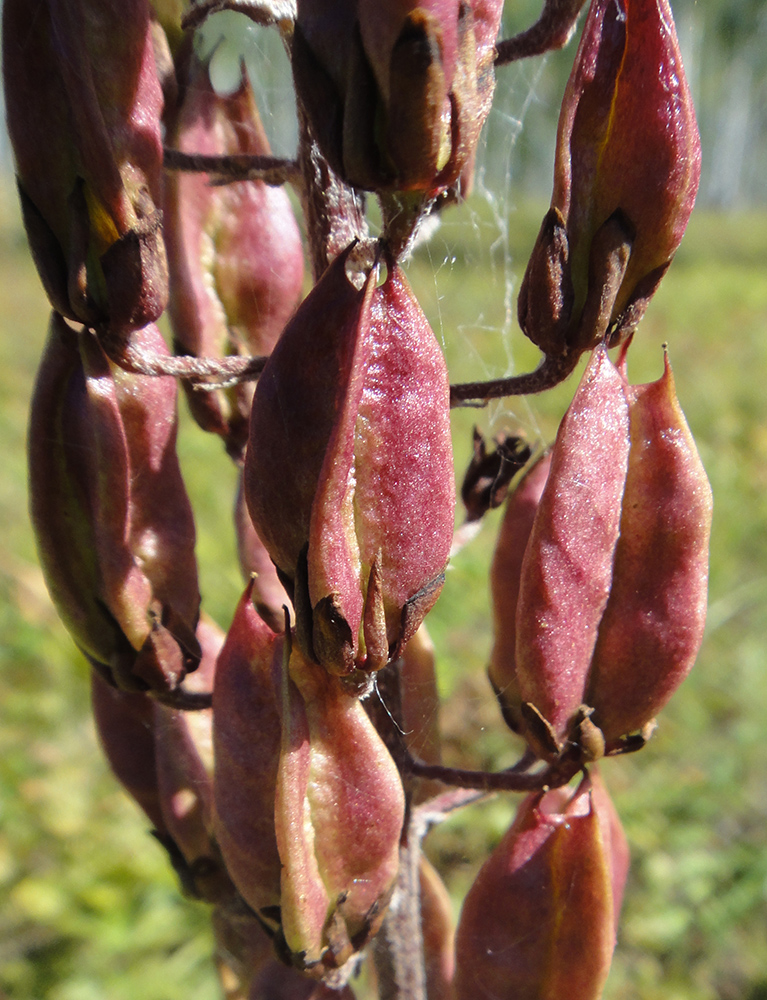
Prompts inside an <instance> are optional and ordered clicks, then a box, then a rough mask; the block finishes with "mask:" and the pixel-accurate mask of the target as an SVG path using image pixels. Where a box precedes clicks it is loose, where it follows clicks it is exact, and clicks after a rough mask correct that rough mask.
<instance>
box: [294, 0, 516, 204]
mask: <svg viewBox="0 0 767 1000" xmlns="http://www.w3.org/2000/svg"><path fill="white" fill-rule="evenodd" d="M501 9H502V4H501V3H498V2H487V3H486V2H483V3H474V4H468V3H458V0H422V2H419V3H404V4H381V3H377V2H373V3H371V2H369V0H346V2H344V3H343V4H339V3H335V4H331V5H328V4H327V3H322V2H317V0H300V2H299V3H298V15H297V21H296V30H295V36H294V39H293V46H292V60H293V73H294V78H295V84H296V92H297V94H298V96H299V99H300V101H301V102H302V104H303V106H304V107H305V109H306V111H307V114H308V116H309V119H310V121H311V123H312V129H313V132H314V134H315V136H316V137H317V140H318V142H319V144H320V146H321V148H322V151H323V153H324V155H325V157H326V158H327V159H328V161H329V162H330V164H331V166H332V167H333V168H334V170H336V172H337V173H339V174H340V175H341V177H343V178H344V179H345V180H346V181H347V183H349V184H351V185H353V186H355V187H360V188H365V189H369V190H376V191H416V192H424V193H426V194H427V195H429V196H434V195H437V194H440V193H442V192H444V191H445V190H446V189H448V188H450V187H451V186H455V185H457V183H458V181H459V178H460V177H461V174H462V172H463V173H464V177H465V179H466V180H467V181H468V179H469V178H470V174H471V165H472V162H473V157H474V151H475V148H476V144H477V140H478V138H479V132H480V129H481V127H482V124H483V122H484V120H485V117H486V116H487V113H488V111H489V109H490V102H491V100H492V94H493V88H494V82H495V81H494V76H493V57H494V47H493V43H494V41H495V37H496V34H497V32H498V25H499V22H500V17H501Z"/></svg>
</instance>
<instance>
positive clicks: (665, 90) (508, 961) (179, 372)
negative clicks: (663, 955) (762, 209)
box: [3, 0, 711, 1000]
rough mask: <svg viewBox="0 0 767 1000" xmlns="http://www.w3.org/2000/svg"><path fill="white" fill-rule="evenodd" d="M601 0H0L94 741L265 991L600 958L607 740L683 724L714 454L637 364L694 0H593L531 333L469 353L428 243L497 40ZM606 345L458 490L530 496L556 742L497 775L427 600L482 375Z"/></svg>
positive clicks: (542, 715) (673, 168)
mask: <svg viewBox="0 0 767 1000" xmlns="http://www.w3.org/2000/svg"><path fill="white" fill-rule="evenodd" d="M581 6H582V0H545V3H544V5H543V10H542V12H541V16H540V19H539V20H538V21H537V22H536V23H535V24H534V25H533V26H532V27H531V28H530V29H528V30H527V31H525V32H523V33H522V34H520V35H518V36H516V37H515V38H510V39H505V40H498V38H497V35H498V32H499V25H500V23H501V15H502V12H503V3H502V0H420V2H410V0H399V2H396V3H395V2H390V0H297V2H294V0H201V2H198V3H191V4H188V5H186V6H185V5H184V4H183V3H180V4H177V5H166V4H163V3H160V2H159V0H158V2H157V3H156V4H154V3H150V0H119V2H118V0H23V2H22V0H4V4H3V70H4V79H5V93H6V103H7V118H8V129H9V133H10V136H11V141H12V144H13V149H14V155H15V165H16V176H17V183H18V190H19V197H20V199H21V207H22V213H23V219H24V224H25V226H26V231H27V235H28V237H29V243H30V247H31V250H32V254H33V257H34V261H35V264H36V266H37V269H38V271H39V274H40V279H41V281H42V284H43V287H44V289H45V291H46V293H47V295H48V298H49V300H50V304H51V309H52V313H51V320H50V328H49V333H48V341H47V346H46V348H45V353H44V356H43V359H42V362H41V364H40V369H39V372H38V376H37V384H36V386H35V389H34V392H33V398H32V411H31V418H30V424H29V484H30V509H31V516H32V521H33V525H34V529H35V533H36V537H37V543H38V548H39V555H40V562H41V564H42V568H43V572H44V575H45V579H46V582H47V585H48V589H49V591H50V594H51V598H52V600H53V602H54V604H55V606H56V608H57V610H58V612H59V614H60V616H61V618H62V621H63V622H64V624H65V626H66V628H67V629H68V631H69V633H70V634H71V636H72V639H73V640H74V642H75V643H76V644H77V646H78V647H79V648H80V650H81V651H82V653H83V655H84V657H85V660H86V661H87V663H88V664H89V665H90V669H91V671H92V682H93V710H94V714H95V720H96V726H97V730H98V733H99V736H100V739H101V743H102V745H103V749H104V752H105V753H106V756H107V758H108V760H109V763H110V765H111V767H112V769H113V771H114V773H115V775H116V776H117V778H118V779H119V780H120V781H121V782H122V784H123V785H124V786H125V788H126V789H127V791H128V792H129V793H130V794H131V795H132V796H133V797H134V798H135V800H136V802H137V803H138V804H139V806H140V807H141V808H142V809H143V811H144V813H145V814H146V817H147V819H148V821H149V823H150V824H151V828H152V830H153V832H154V834H155V836H156V837H157V838H158V839H159V841H160V842H161V843H162V844H163V845H164V846H165V848H166V849H167V851H168V854H169V857H170V860H171V862H172V864H173V866H174V868H175V870H176V871H177V873H178V875H179V878H180V881H181V884H182V887H183V889H184V891H185V892H187V893H188V894H191V895H193V896H195V897H197V898H198V899H200V900H203V901H204V902H206V903H207V904H208V905H209V907H210V913H211V920H212V924H213V929H214V934H215V939H216V942H217V952H216V956H215V960H216V963H217V967H218V969H219V971H220V973H221V978H222V984H225V990H226V996H227V997H229V998H234V1000H269V998H273V997H277V996H279V997H282V998H290V1000H293V998H295V1000H299V998H309V997H312V998H321V997H325V998H331V997H333V996H338V997H340V998H346V1000H349V998H353V997H354V996H355V995H358V996H359V997H360V998H361V997H362V996H363V993H362V992H361V990H362V987H361V986H360V983H361V982H363V981H364V982H365V983H366V984H367V985H366V986H365V991H366V992H365V993H364V995H365V996H366V997H371V998H372V997H373V996H379V997H380V998H382V1000H383V998H386V1000H427V998H428V1000H443V998H444V1000H474V998H479V1000H482V998H487V1000H490V998H492V1000H563V998H567V1000H597V998H599V997H600V996H601V993H602V989H603V986H604V983H605V980H606V978H607V975H608V972H609V968H610V962H611V958H612V953H613V948H614V946H615V940H616V929H617V926H618V917H619V912H620V903H621V897H622V893H623V887H624V883H625V880H626V874H627V871H628V863H629V861H628V847H627V844H626V839H625V836H624V834H623V831H622V829H621V824H620V820H619V818H618V815H617V813H616V811H615V809H614V807H613V805H612V803H611V801H610V797H609V795H608V792H607V790H606V787H605V785H604V784H603V782H602V778H601V775H600V772H599V768H600V767H601V766H602V765H601V764H597V762H598V761H600V759H602V758H606V757H615V756H619V755H621V754H623V753H627V752H630V751H636V750H639V749H641V748H642V746H644V744H645V742H646V741H647V740H648V739H649V738H650V736H651V734H652V731H653V729H654V727H655V716H656V715H657V713H658V712H659V711H660V709H661V708H662V707H663V706H664V705H665V703H666V702H667V701H668V699H669V698H670V697H671V695H672V694H673V692H674V690H675V689H676V687H677V686H678V685H679V684H680V683H681V681H682V680H683V679H684V677H685V676H686V674H687V673H688V671H689V670H690V668H691V667H692V665H693V663H694V661H695V658H696V655H697V652H698V648H699V646H700V643H701V639H702V633H703V626H704V619H705V609H706V589H707V573H708V541H709V531H710V524H711V493H710V489H709V486H708V482H707V479H706V475H705V473H704V471H703V468H702V466H701V463H700V459H699V458H698V454H697V451H696V448H695V444H694V442H693V439H692V437H691V435H690V432H689V429H688V427H687V424H686V423H685V419H684V416H683V414H682V411H681V409H680V407H679V403H678V401H677V398H676V394H675V391H674V378H673V375H672V371H671V366H670V363H669V361H668V358H665V363H664V372H663V375H662V376H661V377H660V379H658V380H657V381H656V382H652V383H650V384H647V385H632V384H631V383H630V382H629V379H628V374H627V370H628V355H629V353H630V343H631V340H632V338H633V337H634V336H635V335H637V334H638V327H639V324H640V321H641V319H642V316H643V314H644V312H645V310H646V309H647V308H648V306H649V303H650V300H651V298H652V296H653V293H654V292H655V290H656V288H657V287H658V284H659V282H660V281H661V279H662V277H663V275H664V274H665V272H666V270H667V268H668V266H669V264H670V262H671V260H672V258H673V256H674V253H675V252H676V250H677V247H678V246H679V243H680V240H681V239H682V235H683V233H684V230H685V227H686V225H687V221H688V218H689V216H690V212H691V210H692V207H693V202H694V200H695V195H696V191H697V186H698V178H699V173H700V145H699V137H698V131H697V127H696V123H695V115H694V111H693V108H692V103H691V100H690V93H689V90H688V87H687V83H686V81H685V76H684V71H683V68H682V64H681V58H680V53H679V46H678V42H677V38H676V33H675V29H674V22H673V17H672V13H671V10H670V8H669V5H668V2H667V0H590V5H589V8H588V11H587V12H586V13H585V16H584V18H583V26H582V32H581V37H580V43H579V45H578V48H577V51H576V53H575V58H574V63H573V68H572V73H571V75H570V79H569V82H568V84H567V87H566V90H565V94H564V99H563V102H562V108H561V113H560V119H559V127H558V132H557V137H556V152H555V159H554V190H553V194H552V199H551V207H550V208H549V210H548V212H547V213H546V215H545V217H544V219H543V222H542V225H541V228H540V232H539V234H538V238H537V240H536V242H535V245H534V247H533V248H532V252H531V256H530V259H529V263H528V265H527V269H526V271H525V275H524V280H523V281H522V284H521V287H520V289H519V297H518V317H519V323H520V327H521V329H522V331H523V332H524V334H525V335H526V336H527V337H528V338H529V339H530V340H531V341H532V342H533V343H534V344H536V345H537V346H538V347H539V348H540V350H541V352H542V359H541V362H540V365H539V367H538V368H537V369H536V370H535V371H532V372H530V373H527V374H523V375H517V376H514V377H510V378H505V379H498V380H495V381H491V382H483V383H453V384H452V385H451V381H450V377H449V374H448V370H447V366H446V363H445V360H444V357H443V354H442V350H441V348H440V346H439V344H438V342H437V340H436V339H435V337H434V334H433V332H432V330H431V328H430V326H429V323H428V321H427V319H426V316H425V315H424V313H423V311H422V309H421V307H420V306H419V304H418V302H417V300H416V297H415V295H414V293H413V291H412V290H411V288H410V286H409V284H408V282H407V279H406V277H405V274H404V272H403V269H402V263H403V261H404V259H405V258H406V257H407V255H408V254H409V253H410V251H411V249H412V247H413V246H414V245H415V243H416V242H417V241H418V240H419V239H422V238H424V233H425V232H427V231H428V230H429V229H430V228H431V226H429V225H427V226H423V225H422V223H424V221H425V220H427V219H431V218H433V217H435V216H436V215H437V214H438V213H442V212H449V211H450V206H451V204H452V203H454V202H456V201H459V200H461V199H465V198H466V197H468V195H469V193H470V191H471V187H472V179H473V173H474V162H475V156H476V150H477V142H478V138H479V134H480V131H481V129H482V126H483V123H484V121H485V119H486V117H487V114H488V112H489V110H490V107H491V103H492V99H493V94H494V91H495V89H496V88H497V87H503V85H504V84H503V69H502V67H503V65H504V64H505V63H508V62H510V61H512V60H515V59H521V58H525V57H528V56H532V55H537V54H540V53H542V52H545V51H547V50H548V49H552V48H560V47H562V46H563V45H564V44H565V43H566V42H567V41H568V40H569V38H570V37H571V35H572V34H573V32H574V30H575V27H576V22H577V20H578V17H579V14H580V9H581ZM182 8H184V9H183V10H182ZM221 11H237V12H239V16H240V17H241V18H242V24H243V25H244V26H245V27H246V28H247V30H250V27H249V25H248V22H247V20H245V18H250V19H251V20H252V21H254V22H255V23H256V24H258V25H259V26H260V27H261V29H263V30H269V31H275V32H279V33H280V35H281V36H282V39H283V42H284V44H285V47H286V49H287V52H288V55H289V57H290V61H291V66H292V73H293V80H294V84H295V100H296V106H297V111H298V123H299V134H298V144H297V149H296V151H295V156H294V157H293V158H278V157H274V156H272V154H271V152H270V148H269V145H268V142H267V140H266V136H265V132H264V129H263V127H262V124H261V121H260V118H259V113H258V109H257V107H256V100H255V96H254V93H253V90H252V88H251V83H250V81H249V79H248V76H247V74H246V73H245V70H244V66H243V68H241V70H240V77H239V80H238V81H234V85H233V86H232V87H231V88H230V89H229V91H228V92H226V93H223V92H222V90H221V88H219V89H218V90H217V89H216V87H215V86H214V83H215V80H214V79H213V76H214V75H215V74H212V73H211V70H210V56H209V55H205V51H206V50H205V48H204V46H200V45H197V44H195V33H196V32H197V31H199V30H200V29H201V26H202V25H204V23H205V22H206V20H207V19H208V18H209V17H213V16H215V15H216V14H218V13H220V12H221ZM285 186H290V187H292V188H293V192H294V197H293V198H292V199H291V198H289V197H288V196H287V193H286V190H285ZM371 198H374V199H377V201H378V202H379V205H380V219H381V226H380V234H379V235H378V236H376V237H373V236H371V235H370V230H369V229H368V224H367V221H366V215H365V203H366V199H371ZM294 205H298V206H300V213H301V215H302V218H301V219H300V220H298V219H297V218H296V216H295V214H294V207H293V206H294ZM305 270H306V271H307V273H308V274H310V275H311V284H310V287H308V290H307V285H308V280H307V279H306V278H305ZM166 309H167V315H168V320H169V328H170V330H171V332H172V343H170V344H166V341H165V339H164V338H163V336H162V334H161V333H160V331H159V329H158V327H157V326H156V325H155V324H156V322H157V321H158V320H159V319H160V317H161V315H162V314H163V312H164V311H165V310H166ZM638 335H640V336H641V333H640V334H638ZM612 348H618V349H619V350H618V356H617V357H612V358H611V356H610V353H609V351H610V349H612ZM584 355H586V359H585V360H586V361H587V363H586V366H585V370H584V371H583V374H582V377H581V379H580V384H579V385H578V387H577V388H576V389H575V392H574V395H573V398H572V402H571V404H570V406H569V408H568V409H567V412H566V413H565V414H564V416H563V418H562V421H561V424H560V427H559V432H558V434H557V436H556V440H555V441H554V442H553V443H551V444H550V445H549V446H539V445H538V444H537V443H532V445H531V444H528V443H527V442H525V441H523V440H520V439H519V438H513V437H510V436H508V435H506V436H504V435H501V436H499V437H498V438H497V441H496V444H497V448H496V450H492V449H488V448H487V447H486V445H485V442H484V441H483V440H482V438H481V436H479V435H478V436H477V437H476V439H475V447H474V458H473V460H472V464H471V467H470V469H469V471H468V473H467V475H466V479H465V482H464V488H463V491H462V498H463V501H464V503H465V505H466V511H467V514H466V516H467V520H468V521H470V522H476V521H479V520H480V519H481V518H482V516H483V514H484V513H485V512H486V511H487V510H488V509H489V508H490V507H492V506H499V505H501V504H505V510H504V513H503V518H502V521H501V527H500V533H499V536H498V541H497V546H496V551H495V556H494V559H493V563H492V566H491V567H490V568H489V580H490V594H491V602H492V621H493V633H494V634H493V643H492V652H491V656H490V662H489V667H488V668H487V673H488V678H489V686H488V694H490V691H491V689H492V691H493V692H494V693H495V696H496V697H497V699H498V703H499V706H500V710H501V715H502V718H503V720H504V721H505V723H506V724H507V726H508V727H509V729H511V730H513V732H515V733H516V734H518V735H519V736H521V737H522V739H523V740H524V742H525V746H526V749H525V752H524V754H523V757H522V759H521V760H520V762H519V764H518V765H517V766H516V767H514V768H511V769H510V770H508V771H505V772H502V773H500V774H496V773H491V772H486V771H464V770H461V769H459V768H454V767H446V766H443V765H442V763H441V747H440V736H439V725H438V714H439V696H438V688H437V677H438V674H437V671H438V661H439V651H438V650H435V648H434V646H433V644H432V643H431V640H430V638H429V636H428V633H427V631H426V620H427V618H428V615H429V612H430V610H431V608H432V607H433V605H434V604H435V602H436V601H437V600H438V598H439V595H440V591H441V590H442V588H443V585H444V583H445V573H446V569H447V567H448V562H449V557H450V552H451V547H453V546H454V545H455V544H457V543H456V541H455V539H454V524H455V486H454V481H455V473H454V467H453V456H452V447H451V435H450V412H451V407H454V406H456V405H460V404H462V403H466V402H474V403H481V402H482V401H484V400H488V399H491V398H495V397H502V396H508V395H522V394H527V393H533V392H541V391H543V390H545V389H548V388H550V387H553V386H555V385H557V384H558V383H560V382H562V381H563V380H564V379H566V378H567V377H568V376H569V375H570V374H571V373H572V372H573V371H574V369H575V367H576V365H577V363H578V360H579V359H580V358H581V357H582V356H584ZM179 382H181V384H182V385H183V387H184V389H185V394H186V397H187V399H188V402H189V405H190V409H191V412H192V415H193V417H194V419H195V421H196V422H197V423H198V424H199V426H200V428H201V429H202V430H204V431H208V432H212V433H214V434H216V435H218V436H220V438H221V439H222V442H223V445H224V447H225V449H226V451H227V453H228V454H229V455H230V456H231V459H232V461H233V462H234V463H236V465H237V468H238V471H239V490H238V495H237V497H236V498H235V499H234V511H235V522H236V528H237V539H238V547H239V552H238V555H239V562H240V567H241V569H242V572H243V576H244V592H243V595H242V598H241V599H240V602H239V604H238V606H237V608H236V609H234V610H233V617H232V622H231V625H230V627H229V630H228V633H226V634H225V633H224V631H223V630H222V629H220V628H219V626H218V625H217V624H215V623H214V622H213V621H211V620H210V618H209V617H208V616H207V615H206V614H205V612H204V610H203V608H201V598H200V593H199V589H198V584H197V569H196V560H195V553H194V545H195V523H194V512H193V510H192V506H191V504H190V501H189V499H188V497H187V493H186V490H185V487H184V482H183V478H182V473H181V469H180V466H179V463H178V460H177V457H176V450H175V445H176V418H177V409H176V408H177V401H178V384H179ZM466 537H467V536H466V535H465V534H464V536H462V539H463V540H464V541H465V538H466ZM466 666H467V669H469V668H470V667H472V665H471V664H467V665H466ZM473 666H474V667H476V668H478V669H480V670H482V669H484V665H482V664H478V665H477V664H475V665H473ZM374 690H375V691H376V693H377V697H370V694H371V691H374ZM382 706H383V707H382ZM384 708H385V710H384ZM510 738H511V737H510ZM611 766H612V765H611ZM615 766H618V765H615ZM490 792H497V793H500V794H507V795H508V794H512V793H515V792H516V793H522V794H523V795H524V798H523V799H522V801H521V804H520V806H519V809H518V812H517V815H516V818H515V819H514V822H513V823H512V825H511V827H510V829H509V830H508V832H507V833H506V834H505V835H504V836H503V837H502V838H501V840H500V842H499V843H498V844H497V845H496V846H495V847H494V849H493V850H492V853H491V854H490V856H489V857H488V858H487V859H486V860H485V862H484V865H483V866H482V868H481V869H480V871H479V873H478V875H477V877H476V880H475V882H474V884H473V885H472V886H471V888H470V889H469V891H468V894H467V895H466V898H465V900H464V902H463V908H462V911H461V914H460V919H459V921H458V926H457V928H456V927H455V926H454V925H453V919H452V915H451V905H450V900H449V898H448V896H447V893H446V890H445V887H444V885H443V883H442V881H441V879H440V876H439V874H438V873H437V871H436V870H435V869H434V868H432V866H431V865H430V864H429V863H428V862H427V861H426V860H425V858H424V857H423V855H422V853H421V844H422V840H423V837H424V835H425V833H426V831H427V830H428V828H429V826H430V825H431V824H433V823H434V822H436V821H437V820H438V819H439V818H440V817H442V816H444V815H447V813H449V812H451V811H453V810H455V809H458V808H460V807H461V806H462V805H465V804H467V803H468V802H470V801H476V800H477V799H478V798H481V797H482V796H483V795H487V794H489V793H490ZM365 963H367V966H368V973H367V975H366V976H365V977H364V978H363V979H360V978H359V973H360V970H361V969H362V967H363V965H365ZM222 988H224V985H222Z"/></svg>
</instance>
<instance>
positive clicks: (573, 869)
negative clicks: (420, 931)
mask: <svg viewBox="0 0 767 1000" xmlns="http://www.w3.org/2000/svg"><path fill="white" fill-rule="evenodd" d="M598 809H599V806H598V805H597V800H596V797H595V796H593V795H592V792H591V788H590V781H589V779H588V778H585V779H584V780H583V782H582V783H581V785H580V786H579V788H578V790H577V791H576V792H575V794H573V795H572V797H570V796H569V793H568V792H567V790H566V789H556V790H555V791H551V792H547V793H546V794H545V795H542V794H540V793H538V794H535V795H531V796H529V797H528V798H527V799H525V801H524V802H523V803H522V805H521V806H520V808H519V811H518V813H517V817H516V819H515V821H514V823H513V825H512V827H511V829H510V830H509V831H508V833H507V834H506V835H505V837H504V838H503V839H502V840H501V842H500V844H499V845H498V847H497V848H496V849H495V850H494V851H493V853H492V854H491V855H490V857H489V858H488V860H487V861H486V862H485V864H484V865H483V866H482V868H481V870H480V872H479V875H478V876H477V879H476V881H475V882H474V884H473V885H472V887H471V889H470V890H469V892H468V894H467V896H466V899H465V900H464V904H463V908H462V911H461V917H460V920H459V924H458V931H457V935H456V957H457V969H456V978H455V987H456V997H457V1000H555V998H561V997H568V1000H598V998H599V997H600V996H601V993H602V987H603V985H604V982H605V979H606V977H607V973H608V971H609V968H610V961H611V958H612V952H613V947H614V944H615V925H614V913H613V897H612V887H611V886H612V877H611V871H610V865H611V855H610V849H609V846H608V845H607V844H606V843H605V840H604V837H603V825H602V823H601V822H600V817H599V814H598Z"/></svg>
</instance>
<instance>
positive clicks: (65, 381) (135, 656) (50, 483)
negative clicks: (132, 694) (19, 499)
mask: <svg viewBox="0 0 767 1000" xmlns="http://www.w3.org/2000/svg"><path fill="white" fill-rule="evenodd" d="M134 342H135V344H136V346H137V347H138V348H139V349H140V350H144V351H147V352H150V353H152V352H154V353H158V354H167V348H166V347H165V344H164V341H163V339H162V337H161V336H160V333H159V331H158V330H157V329H156V327H153V326H148V327H146V328H145V329H143V330H141V331H138V332H137V333H136V334H135V335H134ZM176 395H177V390H176V383H175V380H174V379H172V378H165V377H163V378H155V377H149V376H135V375H129V374H127V373H125V372H123V371H121V370H120V369H119V368H116V367H115V366H114V365H112V364H111V363H110V362H109V361H108V360H107V358H106V356H105V354H104V352H103V351H102V349H101V347H100V346H99V344H98V342H97V340H96V339H95V337H94V336H93V334H92V333H91V332H90V331H87V330H83V331H80V332H77V331H75V330H74V329H72V328H71V327H70V326H69V325H68V324H67V323H66V321H65V320H63V319H62V318H61V317H60V316H58V315H56V314H55V313H54V314H53V317H52V320H51V327H50V333H49V339H48V344H47V346H46V350H45V354H44V356H43V360H42V363H41V366H40V371H39V373H38V378H37V384H36V387H35V394H34V397H33V401H32V412H31V417H30V427H29V482H30V512H31V517H32V524H33V527H34V529H35V534H36V538H37V544H38V551H39V555H40V562H41V565H42V568H43V573H44V575H45V579H46V583H47V585H48V589H49V591H50V593H51V597H52V599H53V603H54V604H55V606H56V609H57V611H58V612H59V614H60V616H61V618H62V620H63V622H64V624H65V626H66V627H67V629H68V631H69V632H70V634H71V635H72V637H73V639H74V640H75V642H76V643H77V644H78V646H79V647H80V648H81V649H82V650H83V652H84V653H85V654H86V655H87V656H88V657H89V659H90V660H91V661H92V662H93V663H94V664H96V665H99V667H100V669H101V670H102V671H105V672H106V673H107V674H108V675H109V676H110V677H111V678H112V680H113V681H114V682H115V683H117V684H118V685H119V686H122V687H124V688H126V689H133V690H137V689H138V690H143V689H146V688H150V689H152V690H156V691H172V690H174V689H175V688H176V687H177V685H178V684H179V683H180V681H181V680H183V677H184V675H185V673H186V672H187V671H188V670H190V669H194V666H195V665H196V663H197V662H198V661H199V657H200V650H199V645H198V643H197V640H196V638H195V634H194V632H195V628H196V626H197V617H198V612H199V602H200V595H199V590H198V588H197V568H196V562H195V558H194V539H195V529H194V520H193V515H192V510H191V507H190V504H189V500H188V498H187V495H186V490H185V488H184V483H183V480H182V478H181V470H180V467H179V465H178V459H177V457H176V453H175V442H176Z"/></svg>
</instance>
